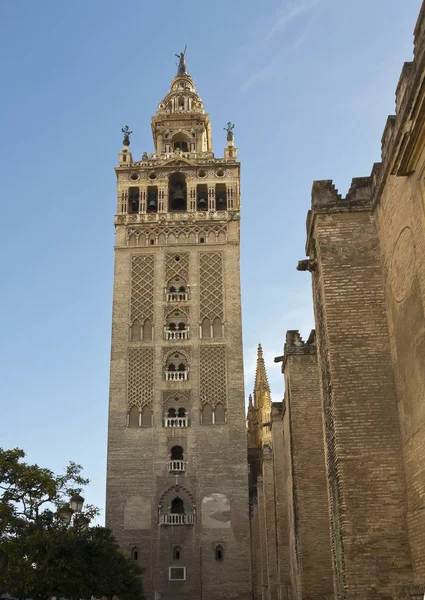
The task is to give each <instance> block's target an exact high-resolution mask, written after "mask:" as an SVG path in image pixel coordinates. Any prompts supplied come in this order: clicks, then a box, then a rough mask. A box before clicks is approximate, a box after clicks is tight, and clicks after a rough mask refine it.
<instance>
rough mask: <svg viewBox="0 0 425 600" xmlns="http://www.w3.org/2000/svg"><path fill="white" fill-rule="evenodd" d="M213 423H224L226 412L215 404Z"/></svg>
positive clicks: (221, 406)
mask: <svg viewBox="0 0 425 600" xmlns="http://www.w3.org/2000/svg"><path fill="white" fill-rule="evenodd" d="M214 417H215V418H214V422H215V423H225V422H226V410H225V408H224V406H223V405H222V404H217V406H216V407H215V411H214Z"/></svg>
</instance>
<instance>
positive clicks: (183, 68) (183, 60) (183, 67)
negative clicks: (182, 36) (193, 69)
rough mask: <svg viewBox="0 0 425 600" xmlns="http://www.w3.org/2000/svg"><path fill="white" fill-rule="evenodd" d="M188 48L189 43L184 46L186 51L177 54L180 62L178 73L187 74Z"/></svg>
mask: <svg viewBox="0 0 425 600" xmlns="http://www.w3.org/2000/svg"><path fill="white" fill-rule="evenodd" d="M186 48H187V45H186V46H185V47H184V52H180V54H175V56H177V58H178V59H179V64H178V69H177V75H187V71H186Z"/></svg>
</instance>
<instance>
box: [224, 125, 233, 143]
mask: <svg viewBox="0 0 425 600" xmlns="http://www.w3.org/2000/svg"><path fill="white" fill-rule="evenodd" d="M234 128H235V124H234V123H231V122H230V121H229V122H228V123H227V127H223V129H224V131H227V141H228V142H231V141H232V140H233V130H234Z"/></svg>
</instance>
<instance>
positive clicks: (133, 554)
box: [131, 548, 139, 561]
mask: <svg viewBox="0 0 425 600" xmlns="http://www.w3.org/2000/svg"><path fill="white" fill-rule="evenodd" d="M131 558H132V559H133V560H136V561H137V560H139V550H138V549H137V548H133V550H132V551H131Z"/></svg>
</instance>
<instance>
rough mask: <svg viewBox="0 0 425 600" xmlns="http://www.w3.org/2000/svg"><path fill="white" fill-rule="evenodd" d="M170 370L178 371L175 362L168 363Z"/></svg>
mask: <svg viewBox="0 0 425 600" xmlns="http://www.w3.org/2000/svg"><path fill="white" fill-rule="evenodd" d="M168 370H169V371H176V365H175V364H173V363H170V364H169V365H168Z"/></svg>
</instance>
